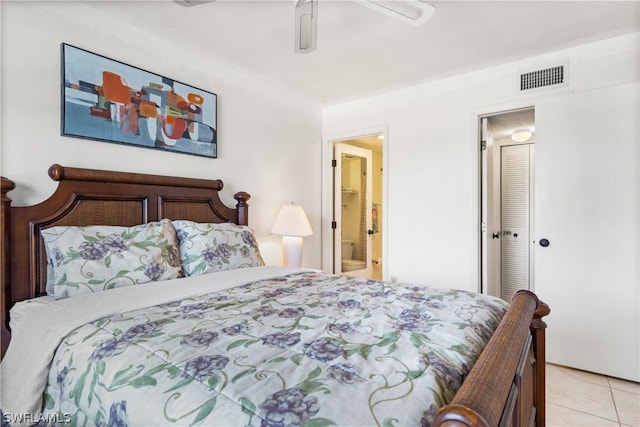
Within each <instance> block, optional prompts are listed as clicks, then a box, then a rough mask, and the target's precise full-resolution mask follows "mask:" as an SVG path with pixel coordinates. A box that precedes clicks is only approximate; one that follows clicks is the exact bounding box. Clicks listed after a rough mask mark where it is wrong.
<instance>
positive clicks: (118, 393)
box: [0, 164, 549, 426]
mask: <svg viewBox="0 0 640 427" xmlns="http://www.w3.org/2000/svg"><path fill="white" fill-rule="evenodd" d="M49 176H50V177H51V178H52V179H53V180H55V181H58V187H57V189H56V191H55V192H54V194H53V195H52V196H51V197H50V198H49V199H47V200H45V201H44V202H42V203H40V204H37V205H34V206H27V207H13V206H12V205H11V199H10V197H9V194H8V193H9V192H10V191H11V190H13V189H14V188H15V183H14V182H12V181H11V180H9V179H7V178H4V177H3V178H2V181H1V190H2V205H1V208H2V215H1V224H0V229H1V232H2V242H1V248H0V249H1V262H2V274H1V277H2V284H1V285H2V297H3V298H2V303H1V304H0V306H1V308H0V309H1V316H0V317H1V322H2V324H1V327H2V355H3V360H2V389H1V394H0V398H1V400H0V408H1V409H2V411H3V419H4V421H6V422H8V423H10V424H11V425H14V424H15V425H23V424H34V423H38V422H42V421H44V422H49V423H51V422H54V423H56V422H57V423H72V424H87V425H105V424H108V425H141V424H146V425H262V426H294V425H304V426H328V425H380V426H400V425H423V426H498V425H513V426H530V425H536V426H544V425H545V341H544V335H545V328H546V325H545V323H544V321H543V317H544V316H545V315H547V314H548V313H549V308H548V307H547V306H546V305H545V304H544V303H542V302H540V301H539V300H538V298H537V297H536V295H535V294H533V293H532V292H529V291H519V292H518V293H517V294H516V295H514V297H513V300H512V302H511V304H510V305H507V304H505V303H504V302H501V301H500V300H498V299H496V298H491V297H486V296H481V295H478V294H474V293H470V292H464V291H455V290H443V289H435V288H429V287H428V286H424V285H422V284H402V283H387V282H382V281H374V280H366V279H360V278H353V277H348V276H340V275H334V274H327V273H324V272H321V271H315V270H308V269H284V268H281V267H273V266H264V265H263V264H264V263H263V262H262V259H261V257H260V254H259V249H258V245H257V242H255V238H254V237H253V234H252V232H251V229H250V228H249V227H248V224H249V215H248V203H247V202H248V200H249V199H250V196H249V194H247V193H245V192H238V193H236V194H235V195H234V198H235V200H236V205H235V207H229V206H226V205H225V204H224V203H223V202H222V201H221V198H220V196H219V193H220V192H221V191H222V188H223V184H222V181H220V180H202V179H192V178H179V177H168V176H157V175H145V174H134V173H125V172H113V171H101V170H91V169H80V168H69V167H63V166H60V165H57V164H56V165H53V166H51V167H50V168H49ZM115 229H117V230H124V231H122V232H120V231H119V232H118V233H120V234H117V236H116V235H115V234H113V230H115ZM88 230H91V231H88ZM96 230H97V231H96ZM105 230H107V231H105ZM145 233H147V234H145ZM209 233H219V234H216V235H215V236H216V237H215V238H214V239H213V240H212V239H211V238H210V237H211V235H212V234H209ZM79 235H82V236H83V239H84V240H83V241H82V244H80V243H78V241H75V243H74V244H76V246H74V248H75V247H77V248H80V249H74V250H71V249H69V250H68V251H67V252H65V254H66V257H62V256H60V257H59V258H57V257H56V255H55V254H57V253H58V252H56V251H57V250H58V249H59V247H61V246H60V245H62V243H60V242H65V245H64V246H62V247H63V248H67V247H71V243H69V242H72V241H74V240H73V239H74V238H77V236H79ZM114 236H116V237H117V238H114ZM118 236H124V238H125V240H126V239H129V238H131V239H134V240H135V239H137V240H136V243H135V245H134V246H136V247H137V248H140V250H143V251H147V250H152V249H153V250H156V248H160V249H158V252H157V253H156V252H154V254H156V255H153V256H151V255H150V252H144V255H136V263H137V264H136V265H135V268H133V267H126V268H124V267H122V266H121V264H118V263H122V262H126V263H127V264H126V265H127V266H130V265H132V264H131V262H130V260H129V261H127V260H126V256H124V255H123V254H124V253H125V250H124V247H125V246H124V245H123V243H122V241H121V240H119V239H120V237H118ZM141 236H142V237H141ZM157 236H162V240H160V241H157V240H154V239H157V238H158V237H157ZM202 236H207V239H209V240H206V239H205V240H202ZM203 242H205V243H203ZM211 242H213V244H212V243H211ZM56 245H58V246H56ZM198 245H200V246H198ZM105 248H108V250H107V249H105ZM194 251H195V252H194ZM69 254H71V255H69ZM158 254H160V255H158ZM198 254H201V255H198ZM221 254H222V255H221ZM234 254H235V255H234ZM234 256H235V258H234ZM153 257H155V258H153ZM87 260H90V261H87ZM96 260H99V263H100V266H101V267H100V268H103V267H104V268H107V270H109V271H117V274H115V276H114V277H116V276H117V279H118V280H116V281H112V279H101V276H100V274H101V273H100V271H102V270H96V271H95V272H94V271H92V272H90V273H88V272H87V271H85V270H88V267H87V265H89V264H90V263H91V262H93V261H96ZM74 263H76V264H74ZM78 263H79V264H78ZM138 264H140V265H138ZM73 265H75V266H76V267H77V266H78V265H80V266H81V267H79V269H80V270H82V273H81V276H82V277H81V278H78V277H80V276H77V277H76V276H74V274H76V273H77V272H78V271H79V269H75V270H74V269H72V268H71V267H70V266H73ZM78 274H80V273H78ZM185 275H186V276H187V277H182V276H185ZM145 278H147V279H148V280H147V279H145ZM141 279H145V280H141ZM129 282H131V283H139V284H136V286H125V285H126V284H127V283H129ZM123 283H124V284H123ZM96 289H98V291H96ZM102 290H105V291H104V292H102ZM47 294H49V296H47ZM10 314H11V315H10Z"/></svg>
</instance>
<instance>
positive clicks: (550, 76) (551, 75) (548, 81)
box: [520, 65, 567, 91]
mask: <svg viewBox="0 0 640 427" xmlns="http://www.w3.org/2000/svg"><path fill="white" fill-rule="evenodd" d="M566 83H567V75H566V69H565V66H564V65H558V66H555V67H549V68H545V69H542V70H535V71H529V72H526V73H521V74H520V90H521V91H525V90H531V89H541V88H550V87H559V86H565V85H566Z"/></svg>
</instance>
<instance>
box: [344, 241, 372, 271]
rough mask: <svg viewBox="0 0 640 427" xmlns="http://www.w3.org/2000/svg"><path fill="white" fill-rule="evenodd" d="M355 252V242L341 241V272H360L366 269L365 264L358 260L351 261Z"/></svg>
mask: <svg viewBox="0 0 640 427" xmlns="http://www.w3.org/2000/svg"><path fill="white" fill-rule="evenodd" d="M354 252H355V242H354V241H353V240H343V241H342V272H343V273H346V272H348V271H354V270H362V269H364V268H366V263H365V262H364V261H361V260H359V259H353V254H354Z"/></svg>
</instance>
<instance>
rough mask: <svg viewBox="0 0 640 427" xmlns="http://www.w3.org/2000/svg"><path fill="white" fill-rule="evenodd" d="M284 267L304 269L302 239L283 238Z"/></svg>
mask: <svg viewBox="0 0 640 427" xmlns="http://www.w3.org/2000/svg"><path fill="white" fill-rule="evenodd" d="M282 265H283V266H285V267H293V268H300V267H302V237H293V236H282Z"/></svg>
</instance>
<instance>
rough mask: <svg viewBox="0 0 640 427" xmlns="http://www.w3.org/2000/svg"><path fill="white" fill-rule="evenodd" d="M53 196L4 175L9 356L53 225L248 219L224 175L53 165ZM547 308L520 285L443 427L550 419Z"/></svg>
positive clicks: (38, 288) (41, 283) (1, 315)
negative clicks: (17, 317)
mask: <svg viewBox="0 0 640 427" xmlns="http://www.w3.org/2000/svg"><path fill="white" fill-rule="evenodd" d="M49 176H50V177H51V178H52V179H53V180H54V181H58V183H59V184H58V188H57V189H56V191H55V192H54V194H53V195H52V196H51V197H50V198H49V199H47V200H45V201H44V202H42V203H39V204H37V205H34V206H26V207H13V206H11V199H10V198H9V197H8V195H7V193H9V192H10V191H11V190H13V189H14V188H15V183H14V182H13V181H11V180H9V179H7V178H4V177H2V180H1V183H0V184H1V186H0V188H1V191H2V199H1V212H0V232H1V236H2V238H1V241H0V260H1V266H2V273H1V274H0V278H1V279H0V280H1V281H2V282H1V283H0V286H1V295H2V301H0V322H1V323H0V326H1V332H2V336H1V338H2V341H1V344H2V346H1V350H2V355H4V352H5V350H6V348H7V346H8V344H9V340H10V339H11V332H10V330H9V327H8V326H9V309H10V308H11V306H12V305H13V304H14V303H16V302H18V301H22V300H25V299H29V298H35V297H38V296H41V295H45V294H46V290H45V288H46V274H47V263H46V254H45V250H44V245H43V242H42V239H41V237H40V230H41V229H44V228H48V227H51V226H55V225H122V226H133V225H137V224H142V223H146V222H150V221H157V220H160V219H162V218H170V219H189V220H192V221H197V222H218V223H219V222H233V223H237V224H242V225H247V224H248V219H249V218H248V205H247V201H248V200H249V198H250V196H249V194H247V193H245V192H238V193H236V194H235V195H234V198H235V200H236V201H237V204H236V206H235V208H230V207H228V206H226V205H225V204H224V203H223V202H222V201H221V199H220V196H219V192H220V191H221V190H222V187H223V183H222V181H220V180H202V179H192V178H177V177H167V176H159V175H145V174H135V173H125V172H112V171H102V170H93V169H80V168H68V167H62V166H60V165H57V164H54V165H53V166H51V167H50V168H49ZM548 313H549V307H548V306H547V305H546V304H544V303H542V302H540V301H539V300H538V298H537V297H536V295H535V294H533V293H532V292H529V291H519V292H518V293H516V295H515V296H514V298H513V301H512V303H511V307H510V309H509V310H508V312H507V314H506V315H505V316H504V318H503V320H502V321H501V323H500V325H499V326H498V329H497V330H496V332H495V333H494V335H493V337H492V338H491V341H490V342H489V344H488V345H487V347H486V348H485V350H484V351H483V352H482V354H481V355H480V358H479V359H478V361H477V363H476V364H475V366H474V367H473V369H472V370H471V372H470V374H469V375H468V377H467V378H466V379H465V381H464V383H463V385H462V387H461V388H460V390H459V391H458V393H457V394H456V396H455V398H454V400H453V401H452V402H451V403H450V404H449V405H447V406H445V407H444V408H442V409H441V410H440V411H439V412H438V414H437V415H436V419H435V420H434V425H437V426H439V425H441V426H487V427H489V426H491V427H493V426H503V425H504V426H532V425H535V426H537V427H543V426H544V425H545V328H546V324H545V323H544V321H543V320H542V318H543V317H544V316H545V315H547V314H548Z"/></svg>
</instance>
